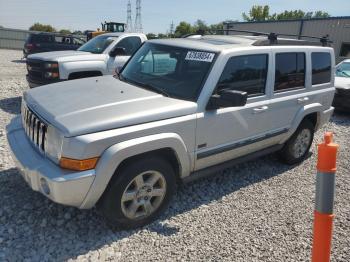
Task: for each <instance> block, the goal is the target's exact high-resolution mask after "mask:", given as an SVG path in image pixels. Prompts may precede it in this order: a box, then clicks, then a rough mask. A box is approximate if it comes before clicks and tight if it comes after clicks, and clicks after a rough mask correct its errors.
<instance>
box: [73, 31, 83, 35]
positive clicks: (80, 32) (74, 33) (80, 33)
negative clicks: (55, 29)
mask: <svg viewBox="0 0 350 262" xmlns="http://www.w3.org/2000/svg"><path fill="white" fill-rule="evenodd" d="M72 34H73V35H84V33H83V32H82V31H80V30H75V31H74V32H73V33H72Z"/></svg>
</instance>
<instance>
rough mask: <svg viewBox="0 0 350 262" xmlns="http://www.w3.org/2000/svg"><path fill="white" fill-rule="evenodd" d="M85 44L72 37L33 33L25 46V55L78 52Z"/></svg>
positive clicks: (81, 40)
mask: <svg viewBox="0 0 350 262" xmlns="http://www.w3.org/2000/svg"><path fill="white" fill-rule="evenodd" d="M85 42H86V41H85V40H84V39H82V38H78V37H75V36H70V35H58V34H50V33H32V34H30V35H29V36H28V38H27V40H26V42H25V44H24V48H23V55H24V57H27V56H28V55H31V54H36V53H42V52H50V51H62V50H76V49H78V48H79V47H80V46H81V45H83V44H85Z"/></svg>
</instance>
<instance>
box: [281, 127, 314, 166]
mask: <svg viewBox="0 0 350 262" xmlns="http://www.w3.org/2000/svg"><path fill="white" fill-rule="evenodd" d="M314 132H315V128H314V126H313V124H312V123H311V122H310V121H309V120H303V121H302V122H301V123H300V125H299V127H298V129H297V130H296V131H295V133H294V134H293V136H292V137H291V138H290V139H289V140H288V141H287V143H286V144H285V146H284V147H283V148H282V150H281V154H280V157H281V160H282V161H283V162H284V163H286V164H289V165H293V164H297V163H300V162H302V161H303V160H304V159H305V158H306V156H307V154H308V153H309V150H310V147H311V145H312V141H313V139H314Z"/></svg>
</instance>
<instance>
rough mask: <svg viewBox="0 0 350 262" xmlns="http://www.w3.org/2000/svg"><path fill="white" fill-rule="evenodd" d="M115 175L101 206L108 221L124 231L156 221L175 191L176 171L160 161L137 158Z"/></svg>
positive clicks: (152, 158)
mask: <svg viewBox="0 0 350 262" xmlns="http://www.w3.org/2000/svg"><path fill="white" fill-rule="evenodd" d="M115 175H116V177H115V179H113V180H112V181H111V184H110V185H109V187H108V189H107V191H106V192H105V194H104V195H103V198H102V201H101V203H100V205H99V207H100V209H101V211H102V213H103V215H104V216H105V217H106V218H107V220H108V222H110V223H111V224H113V225H115V226H118V227H119V228H121V229H130V228H137V227H141V226H143V225H145V224H148V223H150V222H152V221H153V220H155V219H156V218H157V217H158V216H159V215H160V214H161V213H162V212H163V211H164V209H165V208H166V207H167V205H168V203H169V202H170V200H171V197H172V195H173V194H174V192H175V189H176V179H175V174H174V170H173V168H172V166H171V165H170V164H169V163H168V162H167V161H165V160H163V159H161V158H156V157H151V158H148V159H146V158H145V159H135V161H134V162H133V163H131V162H129V165H127V166H125V168H123V169H122V170H121V171H120V173H117V174H115Z"/></svg>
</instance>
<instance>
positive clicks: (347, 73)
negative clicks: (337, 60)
mask: <svg viewBox="0 0 350 262" xmlns="http://www.w3.org/2000/svg"><path fill="white" fill-rule="evenodd" d="M335 75H336V76H340V77H350V62H343V63H341V64H339V65H338V66H337V70H336V72H335Z"/></svg>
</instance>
